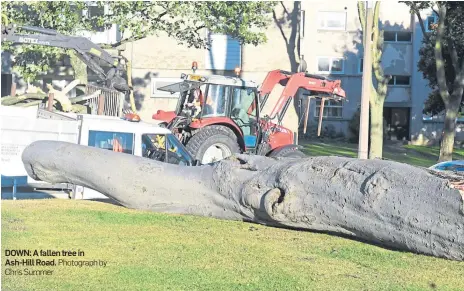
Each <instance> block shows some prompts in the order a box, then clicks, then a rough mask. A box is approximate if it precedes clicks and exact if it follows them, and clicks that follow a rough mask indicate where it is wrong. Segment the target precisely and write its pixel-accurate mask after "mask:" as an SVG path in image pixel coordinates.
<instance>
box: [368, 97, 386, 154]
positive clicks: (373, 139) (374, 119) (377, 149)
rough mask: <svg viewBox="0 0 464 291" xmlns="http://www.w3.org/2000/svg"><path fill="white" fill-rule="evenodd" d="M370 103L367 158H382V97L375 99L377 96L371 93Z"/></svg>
mask: <svg viewBox="0 0 464 291" xmlns="http://www.w3.org/2000/svg"><path fill="white" fill-rule="evenodd" d="M371 97H373V98H372V99H374V100H371V104H370V107H371V108H370V109H371V110H370V112H371V114H370V115H371V116H370V118H371V124H370V131H369V140H370V146H369V159H376V158H382V154H383V153H382V152H383V104H384V97H380V98H378V99H377V96H375V95H373V96H371Z"/></svg>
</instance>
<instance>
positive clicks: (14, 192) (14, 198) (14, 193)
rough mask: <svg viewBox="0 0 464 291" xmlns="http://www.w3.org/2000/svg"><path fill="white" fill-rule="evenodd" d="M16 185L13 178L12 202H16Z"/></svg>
mask: <svg viewBox="0 0 464 291" xmlns="http://www.w3.org/2000/svg"><path fill="white" fill-rule="evenodd" d="M17 185H18V184H17V182H16V178H13V200H16V191H17Z"/></svg>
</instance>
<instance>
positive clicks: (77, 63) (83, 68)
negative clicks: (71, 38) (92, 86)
mask: <svg viewBox="0 0 464 291" xmlns="http://www.w3.org/2000/svg"><path fill="white" fill-rule="evenodd" d="M68 56H69V59H70V62H71V66H72V68H73V71H74V79H79V81H80V83H81V84H87V82H88V76H87V65H86V64H85V63H84V62H82V61H81V60H80V59H79V57H78V56H77V55H76V53H75V52H74V51H73V50H68Z"/></svg>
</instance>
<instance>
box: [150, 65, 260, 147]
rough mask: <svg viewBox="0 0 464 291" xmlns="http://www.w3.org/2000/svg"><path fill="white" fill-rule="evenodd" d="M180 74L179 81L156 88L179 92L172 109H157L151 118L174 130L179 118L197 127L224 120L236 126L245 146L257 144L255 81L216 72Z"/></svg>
mask: <svg viewBox="0 0 464 291" xmlns="http://www.w3.org/2000/svg"><path fill="white" fill-rule="evenodd" d="M181 78H182V79H183V81H182V82H179V83H174V84H170V85H167V86H164V87H160V88H158V90H161V91H167V92H170V93H171V94H172V93H180V94H179V95H180V97H179V100H178V102H177V106H176V110H175V112H173V113H167V112H163V111H158V112H157V114H155V115H154V116H153V118H154V119H158V120H162V121H165V122H166V123H168V124H169V126H168V127H169V128H170V129H171V130H173V131H175V129H176V128H179V127H180V126H179V123H180V122H182V121H184V122H185V124H188V126H189V127H191V128H197V129H199V128H202V127H204V126H206V125H211V124H225V125H228V126H229V127H234V128H236V129H237V133H239V134H240V135H242V136H243V138H244V142H243V143H244V145H245V147H246V148H254V147H255V146H256V140H257V137H256V135H257V130H258V128H257V127H258V118H259V117H258V108H259V106H258V91H257V87H258V86H257V84H256V83H254V82H251V81H245V80H243V79H240V78H237V77H226V76H218V75H213V76H208V77H203V76H199V75H186V74H182V76H181ZM184 122H182V123H184ZM179 138H180V139H182V137H180V136H179Z"/></svg>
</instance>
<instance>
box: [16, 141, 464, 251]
mask: <svg viewBox="0 0 464 291" xmlns="http://www.w3.org/2000/svg"><path fill="white" fill-rule="evenodd" d="M22 160H23V163H24V166H25V168H26V170H27V172H28V174H29V175H30V176H31V177H32V178H34V179H36V180H43V181H46V182H50V183H74V184H77V185H81V186H85V187H89V188H92V189H95V190H96V191H99V192H101V193H103V194H104V195H106V196H108V197H111V198H113V199H115V200H116V201H118V202H120V203H121V204H122V205H124V206H126V207H130V208H135V209H142V210H151V211H156V212H164V213H178V214H193V215H200V216H209V217H216V218H220V219H234V220H245V221H253V222H256V223H261V224H264V225H270V226H276V227H283V228H298V229H305V230H317V231H325V232H330V233H335V234H343V235H348V236H352V237H356V238H358V239H362V240H366V241H368V242H371V243H375V244H381V245H384V246H388V247H392V248H396V249H402V250H409V251H412V252H418V253H423V254H428V255H433V256H437V257H444V258H449V259H454V260H464V227H462V225H464V215H463V202H462V198H461V195H460V194H459V191H458V190H456V189H451V188H450V186H449V182H448V181H447V180H445V179H441V178H438V177H436V176H434V175H432V174H431V173H429V172H428V171H427V170H425V169H421V168H416V167H413V166H409V165H406V164H401V163H396V162H391V161H383V160H358V159H351V158H342V157H313V158H305V159H291V158H287V159H271V158H267V157H261V156H250V155H237V156H234V157H231V158H229V159H227V160H222V161H220V162H217V163H214V164H211V165H204V166H199V167H184V166H176V165H171V164H166V163H161V162H156V161H153V160H150V159H146V158H142V157H136V156H133V155H129V154H123V153H116V152H113V151H108V150H103V149H97V148H92V147H87V146H80V145H75V144H70V143H65V142H56V141H37V142H34V143H32V144H31V145H29V146H28V147H27V148H26V149H25V150H24V152H23V155H22ZM69 165H73V166H72V167H70V166H69ZM121 165H124V169H123V170H121Z"/></svg>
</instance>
